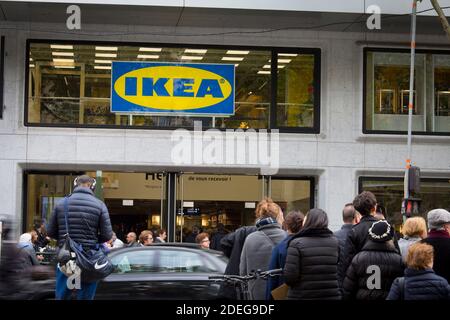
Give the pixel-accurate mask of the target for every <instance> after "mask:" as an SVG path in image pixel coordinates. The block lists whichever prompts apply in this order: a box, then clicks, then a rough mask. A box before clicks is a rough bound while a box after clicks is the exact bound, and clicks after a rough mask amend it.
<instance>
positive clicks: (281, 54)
mask: <svg viewBox="0 0 450 320" xmlns="http://www.w3.org/2000/svg"><path fill="white" fill-rule="evenodd" d="M278 55H279V56H282V57H296V56H298V54H297V53H279V54H278Z"/></svg>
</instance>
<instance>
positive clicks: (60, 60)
mask: <svg viewBox="0 0 450 320" xmlns="http://www.w3.org/2000/svg"><path fill="white" fill-rule="evenodd" d="M53 62H62V63H74V62H75V60H73V59H59V58H53Z"/></svg>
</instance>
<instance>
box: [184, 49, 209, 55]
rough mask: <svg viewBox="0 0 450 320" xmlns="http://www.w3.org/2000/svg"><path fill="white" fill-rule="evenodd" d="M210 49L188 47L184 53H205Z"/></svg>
mask: <svg viewBox="0 0 450 320" xmlns="http://www.w3.org/2000/svg"><path fill="white" fill-rule="evenodd" d="M207 51H208V50H206V49H186V50H184V53H200V54H205V53H206V52H207Z"/></svg>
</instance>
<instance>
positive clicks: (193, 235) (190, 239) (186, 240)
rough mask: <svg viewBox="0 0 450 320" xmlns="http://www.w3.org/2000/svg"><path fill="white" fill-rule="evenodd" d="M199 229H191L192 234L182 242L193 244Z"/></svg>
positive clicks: (194, 227)
mask: <svg viewBox="0 0 450 320" xmlns="http://www.w3.org/2000/svg"><path fill="white" fill-rule="evenodd" d="M201 232H202V231H201V229H200V228H199V227H197V226H193V227H192V232H191V233H190V234H189V235H188V236H187V237H186V238H185V239H184V241H183V242H187V243H195V238H197V236H198V235H199V234H200V233H201Z"/></svg>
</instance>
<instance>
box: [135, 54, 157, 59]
mask: <svg viewBox="0 0 450 320" xmlns="http://www.w3.org/2000/svg"><path fill="white" fill-rule="evenodd" d="M137 57H138V59H159V56H158V55H157V54H138V56H137Z"/></svg>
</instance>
